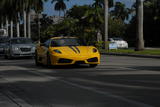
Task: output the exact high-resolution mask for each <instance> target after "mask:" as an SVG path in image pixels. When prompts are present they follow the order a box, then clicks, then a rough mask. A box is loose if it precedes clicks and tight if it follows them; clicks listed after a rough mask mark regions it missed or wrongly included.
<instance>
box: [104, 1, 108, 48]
mask: <svg viewBox="0 0 160 107" xmlns="http://www.w3.org/2000/svg"><path fill="white" fill-rule="evenodd" d="M104 7H105V12H104V15H105V27H104V28H105V36H104V42H105V43H104V44H105V49H108V46H107V45H108V43H107V42H108V16H109V15H108V0H104Z"/></svg>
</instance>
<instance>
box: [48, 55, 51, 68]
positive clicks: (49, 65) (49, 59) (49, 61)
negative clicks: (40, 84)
mask: <svg viewBox="0 0 160 107" xmlns="http://www.w3.org/2000/svg"><path fill="white" fill-rule="evenodd" d="M47 67H51V58H50V55H49V53H47Z"/></svg>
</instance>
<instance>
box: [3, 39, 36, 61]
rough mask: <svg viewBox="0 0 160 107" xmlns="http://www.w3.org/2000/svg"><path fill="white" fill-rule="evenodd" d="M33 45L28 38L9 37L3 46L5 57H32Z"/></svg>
mask: <svg viewBox="0 0 160 107" xmlns="http://www.w3.org/2000/svg"><path fill="white" fill-rule="evenodd" d="M34 53H35V45H34V44H33V42H32V40H31V39H29V38H10V39H9V40H8V42H7V46H6V47H5V58H9V59H10V58H15V57H32V56H34Z"/></svg>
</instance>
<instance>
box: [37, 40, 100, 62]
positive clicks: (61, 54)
mask: <svg viewBox="0 0 160 107" xmlns="http://www.w3.org/2000/svg"><path fill="white" fill-rule="evenodd" d="M68 38H74V37H68ZM52 39H61V37H55V38H51V40H52ZM55 50H58V52H56V51H55ZM36 53H37V57H38V59H39V60H38V62H39V63H42V64H45V65H47V63H48V62H47V61H48V58H49V60H50V64H51V65H72V64H92V65H96V64H100V54H99V51H98V50H97V49H96V48H95V47H94V46H60V47H53V46H49V47H45V46H40V45H37V48H36Z"/></svg>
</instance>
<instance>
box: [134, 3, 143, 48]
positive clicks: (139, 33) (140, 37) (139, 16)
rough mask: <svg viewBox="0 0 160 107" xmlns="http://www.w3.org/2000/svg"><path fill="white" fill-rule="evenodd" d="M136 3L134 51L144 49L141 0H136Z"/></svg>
mask: <svg viewBox="0 0 160 107" xmlns="http://www.w3.org/2000/svg"><path fill="white" fill-rule="evenodd" d="M136 5H137V13H136V15H137V42H136V49H135V50H136V51H140V50H144V39H143V0H136Z"/></svg>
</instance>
